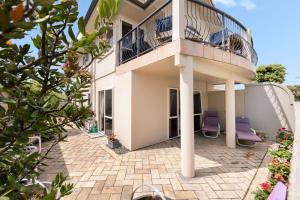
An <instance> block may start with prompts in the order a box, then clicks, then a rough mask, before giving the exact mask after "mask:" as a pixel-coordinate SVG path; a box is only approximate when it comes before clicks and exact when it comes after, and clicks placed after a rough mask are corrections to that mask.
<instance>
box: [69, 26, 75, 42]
mask: <svg viewBox="0 0 300 200" xmlns="http://www.w3.org/2000/svg"><path fill="white" fill-rule="evenodd" d="M68 33H69V36H70V38H71V39H72V40H73V41H76V37H75V34H74V32H73V29H72V26H69V29H68Z"/></svg>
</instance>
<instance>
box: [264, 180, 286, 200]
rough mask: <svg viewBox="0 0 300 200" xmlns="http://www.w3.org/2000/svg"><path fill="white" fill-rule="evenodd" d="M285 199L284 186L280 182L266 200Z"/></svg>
mask: <svg viewBox="0 0 300 200" xmlns="http://www.w3.org/2000/svg"><path fill="white" fill-rule="evenodd" d="M285 199H286V186H285V185H284V184H283V183H282V182H280V181H279V182H278V183H277V184H276V185H275V187H274V189H273V191H272V192H271V194H270V196H269V197H268V200H285Z"/></svg>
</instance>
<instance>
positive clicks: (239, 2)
mask: <svg viewBox="0 0 300 200" xmlns="http://www.w3.org/2000/svg"><path fill="white" fill-rule="evenodd" d="M213 1H214V3H217V4H223V5H224V6H227V7H236V6H241V7H243V8H245V9H246V10H248V11H251V10H254V9H255V8H256V4H255V3H254V1H253V0H213Z"/></svg>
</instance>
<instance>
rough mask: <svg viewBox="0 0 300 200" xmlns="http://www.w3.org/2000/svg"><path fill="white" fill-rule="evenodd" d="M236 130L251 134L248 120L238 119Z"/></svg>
mask: <svg viewBox="0 0 300 200" xmlns="http://www.w3.org/2000/svg"><path fill="white" fill-rule="evenodd" d="M235 122H236V130H237V131H242V132H250V131H251V127H250V123H249V119H248V118H242V117H237V118H236V120H235Z"/></svg>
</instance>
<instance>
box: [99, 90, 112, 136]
mask: <svg viewBox="0 0 300 200" xmlns="http://www.w3.org/2000/svg"><path fill="white" fill-rule="evenodd" d="M112 101H113V96H112V90H103V91H100V92H99V117H98V118H99V119H98V120H99V130H100V131H104V133H105V134H106V135H109V134H111V133H112V132H113V103H112Z"/></svg>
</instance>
